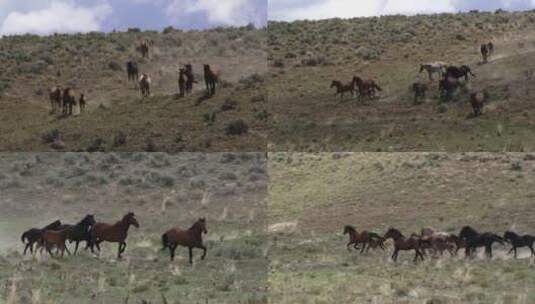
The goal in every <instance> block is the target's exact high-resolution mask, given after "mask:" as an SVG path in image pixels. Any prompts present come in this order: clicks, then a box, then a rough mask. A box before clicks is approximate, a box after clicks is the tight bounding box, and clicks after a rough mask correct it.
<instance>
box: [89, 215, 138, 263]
mask: <svg viewBox="0 0 535 304" xmlns="http://www.w3.org/2000/svg"><path fill="white" fill-rule="evenodd" d="M130 225H133V226H134V227H136V228H139V223H138V221H137V220H136V216H135V215H134V213H133V212H129V213H127V214H126V215H125V216H123V218H122V219H121V220H120V221H118V222H116V223H115V224H107V223H96V224H95V225H93V229H91V245H90V247H91V252H92V253H93V252H94V250H93V246H97V249H98V251H99V252H100V243H102V242H104V241H106V242H111V243H119V250H118V252H117V258H118V259H120V258H121V254H122V253H123V252H124V251H125V249H126V242H125V240H126V237H127V236H128V228H130Z"/></svg>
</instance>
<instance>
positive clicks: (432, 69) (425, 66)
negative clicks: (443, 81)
mask: <svg viewBox="0 0 535 304" xmlns="http://www.w3.org/2000/svg"><path fill="white" fill-rule="evenodd" d="M447 66H448V64H447V63H445V62H440V61H437V62H430V63H422V64H420V74H421V73H422V72H423V71H427V74H428V75H429V81H433V80H434V79H433V74H438V76H439V77H442V75H444V70H445V69H446V67H447Z"/></svg>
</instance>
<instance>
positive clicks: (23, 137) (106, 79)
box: [0, 27, 268, 152]
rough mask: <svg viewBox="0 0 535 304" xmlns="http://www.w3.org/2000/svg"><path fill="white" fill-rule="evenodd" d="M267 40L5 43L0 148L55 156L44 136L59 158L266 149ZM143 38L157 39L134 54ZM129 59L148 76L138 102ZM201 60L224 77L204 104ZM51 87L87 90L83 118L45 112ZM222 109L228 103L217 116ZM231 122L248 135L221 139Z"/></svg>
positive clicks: (214, 37)
mask: <svg viewBox="0 0 535 304" xmlns="http://www.w3.org/2000/svg"><path fill="white" fill-rule="evenodd" d="M265 37H266V30H265V29H253V28H250V27H241V28H225V29H223V28H217V29H212V30H208V31H188V32H184V31H179V30H171V31H165V32H164V33H158V32H152V31H145V32H126V33H125V32H121V33H119V32H117V33H106V34H105V33H88V34H77V35H54V36H47V37H38V36H31V35H25V36H13V37H3V38H2V39H0V65H1V66H2V72H1V74H0V100H1V101H2V102H1V103H0V120H1V121H2V122H1V124H0V127H1V129H2V130H3V132H2V134H1V135H0V142H1V144H0V151H53V150H55V148H53V147H51V143H50V142H48V141H46V140H45V141H43V139H42V137H43V134H46V133H49V132H52V131H54V130H57V132H59V134H60V136H61V139H62V141H63V143H64V146H63V147H61V148H62V149H61V150H63V151H86V150H94V146H95V145H94V143H95V142H96V141H98V142H100V143H101V144H99V145H98V147H97V150H101V151H148V152H150V151H165V152H179V151H260V150H264V149H265V145H266V140H267V139H266V138H267V118H268V113H267V111H266V102H267V98H266V95H265V93H266V92H265V89H264V85H263V83H264V77H265V73H266V70H267V67H266V52H265V45H266V38H265ZM142 39H149V40H152V41H153V42H154V46H153V47H152V48H151V56H150V58H148V59H147V58H145V59H143V58H141V55H140V54H139V53H138V52H137V51H136V46H138V44H139V42H140V41H141V40H142ZM129 60H134V61H136V62H138V65H139V68H140V73H148V74H149V75H150V76H151V78H152V94H153V96H152V97H150V98H148V99H144V100H142V99H141V98H140V95H139V91H138V90H137V89H135V87H134V84H133V83H131V82H130V83H128V82H127V77H126V71H125V63H126V62H127V61H129ZM186 63H191V64H193V68H194V73H195V75H196V80H198V81H199V83H198V84H196V85H195V86H194V94H193V95H190V96H188V97H186V98H177V93H178V67H179V65H183V64H186ZM205 63H206V64H211V65H212V66H213V67H214V69H218V70H221V71H222V76H221V80H222V83H221V87H220V88H219V91H218V93H217V94H216V95H215V96H214V97H213V98H210V99H205V98H204V97H203V96H204V95H205V92H204V90H205V86H204V83H203V81H202V80H203V78H202V65H203V64H205ZM58 84H59V85H62V86H63V87H67V86H69V87H73V88H74V89H75V91H76V92H77V93H81V92H84V93H85V95H86V97H87V99H88V111H87V113H83V114H82V115H78V116H74V117H69V118H66V119H65V118H61V117H57V116H56V115H50V113H49V112H50V104H49V101H48V90H49V88H51V87H52V86H55V85H58ZM224 104H232V105H233V106H232V107H230V108H229V107H227V108H226V110H224V111H223V110H222V107H223V105H224ZM211 117H215V119H210V118H211ZM236 121H242V122H243V123H244V124H245V125H246V126H247V130H246V132H243V133H241V134H229V133H228V132H227V128H228V126H229V125H230V124H232V123H235V122H236ZM118 137H120V138H124V139H125V140H120V141H117V140H116V138H118Z"/></svg>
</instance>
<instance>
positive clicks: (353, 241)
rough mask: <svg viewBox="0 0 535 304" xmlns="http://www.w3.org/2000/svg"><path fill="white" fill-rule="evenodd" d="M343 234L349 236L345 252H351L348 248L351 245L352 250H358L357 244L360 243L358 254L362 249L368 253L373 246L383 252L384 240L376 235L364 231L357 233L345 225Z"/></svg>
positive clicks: (353, 228) (351, 227)
mask: <svg viewBox="0 0 535 304" xmlns="http://www.w3.org/2000/svg"><path fill="white" fill-rule="evenodd" d="M344 234H349V242H348V243H347V245H346V247H347V250H349V251H350V250H351V249H350V247H349V246H351V245H353V248H355V249H358V244H359V243H362V248H361V249H360V253H363V252H364V249H366V252H368V250H369V249H370V247H371V246H374V248H375V247H377V246H379V247H380V248H381V249H383V250H385V247H384V245H383V243H384V239H383V238H382V237H381V236H380V235H378V234H377V233H374V232H369V231H366V230H364V231H362V232H357V230H356V229H355V227H353V226H351V225H346V226H345V227H344ZM372 243H373V245H372ZM366 245H368V247H366Z"/></svg>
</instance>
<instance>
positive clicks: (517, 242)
mask: <svg viewBox="0 0 535 304" xmlns="http://www.w3.org/2000/svg"><path fill="white" fill-rule="evenodd" d="M503 238H504V239H505V241H506V242H509V243H511V245H513V247H512V248H511V250H509V252H508V254H510V253H511V252H512V251H514V253H515V259H516V249H517V248H519V247H528V248H529V249H530V250H531V255H530V256H535V250H534V249H533V243H534V242H535V236H532V235H529V234H525V235H518V234H516V233H514V232H512V231H506V232H505V233H504V235H503Z"/></svg>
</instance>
